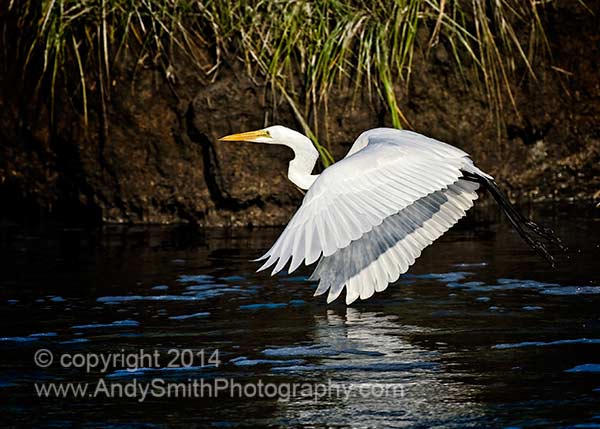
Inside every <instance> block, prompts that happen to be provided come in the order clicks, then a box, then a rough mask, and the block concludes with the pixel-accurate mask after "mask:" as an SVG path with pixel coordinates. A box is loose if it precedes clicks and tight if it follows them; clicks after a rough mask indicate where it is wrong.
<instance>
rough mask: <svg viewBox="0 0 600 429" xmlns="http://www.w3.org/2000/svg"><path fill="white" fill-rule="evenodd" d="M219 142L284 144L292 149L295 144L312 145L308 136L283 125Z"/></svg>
mask: <svg viewBox="0 0 600 429" xmlns="http://www.w3.org/2000/svg"><path fill="white" fill-rule="evenodd" d="M219 141H222V142H251V143H267V144H282V145H285V146H290V147H292V144H293V143H306V142H307V141H308V143H310V140H309V139H308V138H307V137H306V136H304V135H302V134H300V133H299V132H297V131H294V130H291V129H289V128H286V127H284V126H281V125H273V126H271V127H267V128H264V129H262V130H256V131H248V132H245V133H239V134H231V135H229V136H225V137H221V138H220V139H219Z"/></svg>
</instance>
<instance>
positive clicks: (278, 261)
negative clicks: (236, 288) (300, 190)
mask: <svg viewBox="0 0 600 429" xmlns="http://www.w3.org/2000/svg"><path fill="white" fill-rule="evenodd" d="M368 133H372V134H371V135H367V136H366V137H367V139H368V144H367V145H366V146H365V147H363V148H361V149H360V150H358V151H356V152H355V153H353V154H352V155H350V156H348V157H346V158H344V159H343V160H341V161H339V162H337V163H336V164H334V165H333V166H331V167H329V168H327V169H326V170H325V171H324V172H323V173H322V174H321V175H320V176H319V178H318V179H317V180H316V181H315V183H314V184H313V185H312V186H311V188H310V189H309V190H308V192H307V194H306V195H305V197H304V200H303V202H302V206H301V207H300V208H299V209H298V211H297V212H296V214H295V215H294V216H293V217H292V219H291V220H290V222H289V223H288V225H287V227H286V228H285V230H284V231H283V232H282V234H281V236H280V237H279V238H278V239H277V241H276V242H275V244H274V245H273V247H272V248H271V249H270V250H269V251H268V252H267V253H266V254H265V255H264V256H263V257H262V258H260V259H267V261H266V262H265V264H264V265H263V266H262V267H261V268H260V269H261V270H262V269H266V268H268V267H271V266H273V265H275V267H274V269H273V274H275V273H277V272H279V271H280V270H282V269H283V268H284V267H285V265H286V264H287V263H288V261H289V260H290V259H291V264H290V267H289V270H288V271H289V272H292V271H294V270H295V269H296V268H298V266H299V265H300V264H301V263H302V262H303V261H305V263H306V265H309V264H312V263H313V262H315V261H317V259H319V257H321V255H322V256H323V258H322V262H321V263H320V265H319V267H318V268H317V270H316V271H315V274H314V275H315V276H316V277H318V278H320V279H321V284H320V286H319V288H318V292H319V293H323V292H324V291H325V290H327V289H328V288H330V289H331V290H330V295H329V298H330V300H332V299H335V298H336V297H337V296H338V295H339V293H340V292H341V290H342V289H343V286H344V285H346V286H348V294H347V299H346V301H347V302H352V301H353V300H354V299H356V298H357V297H359V296H360V297H361V298H365V297H367V296H370V295H371V294H372V293H373V292H371V290H375V291H380V290H383V289H385V286H387V283H385V286H384V285H383V283H384V280H389V281H394V280H396V279H397V276H396V269H395V268H393V267H392V266H391V265H394V263H395V264H396V265H395V266H396V268H397V269H398V272H399V273H402V272H404V271H406V269H408V266H409V265H411V264H412V263H413V262H414V260H415V258H416V257H418V255H419V254H420V252H421V250H422V249H423V248H424V247H425V246H427V245H428V244H430V243H431V242H432V241H433V240H435V239H436V238H438V237H439V236H440V235H442V234H443V233H444V232H445V231H446V230H447V229H448V228H449V227H450V226H451V225H452V224H454V223H455V222H456V221H457V220H458V219H459V218H460V217H461V216H462V215H464V210H466V209H468V208H469V207H470V206H471V205H472V200H473V199H474V197H473V194H474V192H473V191H474V189H473V187H475V188H476V186H474V185H469V184H466V183H467V182H465V181H460V182H459V179H460V177H461V176H462V172H461V169H463V170H464V169H465V168H466V169H470V168H471V169H472V168H475V167H474V166H473V163H472V161H471V160H470V159H469V158H468V155H467V154H466V153H465V152H463V151H461V150H460V149H457V148H455V147H453V146H450V145H447V144H445V143H442V142H439V141H437V140H434V139H429V138H427V137H425V136H421V135H419V134H416V133H411V132H408V131H399V130H389V129H382V130H371V131H369V132H368ZM363 136H364V135H363ZM363 136H361V138H363ZM357 143H358V140H357ZM465 194H467V195H465ZM426 197H427V198H426ZM469 198H470V199H469ZM444 199H446V201H445V202H446V203H447V204H444V203H443V200H444ZM459 201H460V203H459ZM467 201H468V202H467ZM432 204H433V206H432ZM436 204H437V206H439V207H438V208H437V209H436ZM467 206H468V207H467ZM450 213H451V214H450ZM461 213H462V214H461ZM459 215H460V216H459ZM457 216H458V217H457ZM435 219H444V222H442V223H440V222H438V221H436V220H435ZM430 220H431V221H430ZM419 223H420V225H419ZM397 228H398V229H397ZM408 243H410V245H409V244H408ZM396 245H398V246H399V247H398V251H397V252H396V253H402V254H403V257H399V258H398V259H394V258H391V259H390V258H388V256H386V252H385V249H386V248H387V247H391V248H393V249H396ZM341 249H343V251H342V250H341ZM404 252H405V253H404ZM361 258H362V259H361ZM382 258H383V259H385V260H386V261H388V260H390V261H391V262H390V263H389V264H388V262H386V263H385V264H383V263H382V262H381V261H380V260H381V259H382ZM373 264H375V265H373ZM390 264H391V265H390ZM375 266H377V268H375ZM327 267H329V268H327ZM361 267H362V268H361ZM369 267H371V268H369ZM326 268H327V269H332V270H336V271H337V273H331V274H332V275H334V277H330V276H328V275H326V274H325V271H326ZM380 269H381V270H387V271H386V274H385V275H383V274H381V273H380V272H379V270H380ZM340 270H342V271H343V272H342V273H340V272H339V271H340ZM375 270H377V271H375ZM375 272H377V273H378V274H374V273H375ZM352 274H354V275H352ZM398 275H399V274H398ZM359 279H360V281H359ZM341 280H344V283H342V284H338V283H339V282H340V281H341ZM365 282H368V283H369V286H362V285H363V284H366V283H365ZM363 287H364V288H365V290H364V292H363V291H362V288H363Z"/></svg>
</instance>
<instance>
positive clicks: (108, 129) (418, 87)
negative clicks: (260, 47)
mask: <svg viewBox="0 0 600 429" xmlns="http://www.w3.org/2000/svg"><path fill="white" fill-rule="evenodd" d="M598 3H599V2H593V3H592V2H588V6H589V7H590V8H591V9H592V12H594V13H595V16H594V15H592V14H591V13H590V12H589V11H586V10H585V9H584V8H582V7H580V6H575V5H571V4H569V5H568V6H565V5H562V4H561V3H560V2H554V3H552V4H551V5H550V6H549V7H548V8H547V9H546V10H545V15H544V17H545V23H544V25H545V27H546V32H547V37H548V41H549V44H550V47H551V52H552V58H548V59H546V61H547V62H548V64H549V67H546V68H540V70H541V72H539V73H537V80H534V79H532V78H531V77H529V76H528V75H527V74H526V73H522V74H518V73H517V75H516V76H517V77H516V78H515V80H514V81H513V82H510V85H511V88H512V89H513V93H514V97H515V105H516V107H517V109H516V110H514V109H512V108H511V107H510V106H505V107H504V111H503V112H504V113H503V116H502V118H503V122H504V126H503V127H501V129H500V133H499V132H498V123H497V117H496V115H494V113H493V111H492V109H491V107H490V105H489V102H488V100H487V96H486V95H485V93H484V92H483V91H481V90H478V89H477V85H476V84H475V76H470V75H469V74H468V73H467V74H466V75H465V74H460V73H458V71H457V69H456V65H455V64H454V63H453V62H452V60H451V56H452V53H451V51H450V48H449V46H448V45H446V44H444V43H443V42H441V43H439V44H437V45H436V46H435V47H434V48H432V49H429V45H428V44H427V41H428V40H429V39H430V36H431V34H430V33H428V32H427V31H425V30H423V31H421V32H420V33H418V34H417V35H416V39H417V40H416V45H415V51H414V57H413V60H412V65H411V67H412V72H411V79H410V81H409V84H408V86H406V85H403V84H400V83H398V84H397V85H396V88H395V92H396V94H397V97H398V99H399V100H400V102H401V104H402V112H403V114H404V116H405V117H406V120H407V122H408V124H409V125H410V128H412V129H414V130H415V131H418V132H421V133H423V134H426V135H429V136H431V137H434V138H437V139H439V140H443V141H446V142H448V143H450V144H454V145H456V146H458V147H461V148H463V149H464V150H466V151H467V152H469V153H470V154H471V155H472V157H473V159H474V160H475V162H476V163H477V164H478V165H479V166H480V167H481V168H482V169H484V170H486V171H488V172H490V173H491V174H493V175H494V176H495V177H496V179H497V180H498V182H499V183H501V184H502V185H503V187H504V188H505V190H506V191H507V192H508V193H509V194H510V196H511V197H512V198H513V199H515V200H518V201H522V202H523V201H557V202H559V201H573V200H577V201H584V202H588V203H589V204H594V203H595V202H598V200H600V195H599V194H598V192H599V191H600V127H599V125H598V124H599V123H600V86H599V85H598V78H597V71H598V58H600V52H599V51H600V49H599V40H600V36H599V34H598V31H597V16H598V14H599V13H600V7H599V5H598ZM0 19H3V20H4V21H3V24H5V25H7V23H8V28H11V26H12V28H13V30H15V33H13V34H18V33H17V30H18V28H17V27H18V25H19V23H17V22H15V23H11V22H9V20H10V19H11V16H10V14H8V15H5V16H2V15H0ZM2 44H3V46H2V48H3V51H4V53H5V55H7V56H10V55H11V52H13V51H12V50H13V49H14V52H13V53H15V52H17V51H19V49H20V50H21V51H22V50H23V47H22V46H18V43H14V41H10V40H7V39H6V36H5V38H4V39H3V42H2ZM19 52H20V51H19ZM209 54H210V52H207V55H209ZM112 70H113V74H112V76H111V86H110V99H109V101H110V102H109V103H107V104H106V105H94V104H91V105H90V110H89V112H87V121H88V126H87V127H86V125H85V118H84V115H83V113H82V111H81V106H79V105H77V104H75V103H74V102H73V99H72V98H71V97H70V95H72V94H71V93H70V92H69V91H71V90H72V87H71V86H69V84H68V83H69V82H68V81H61V80H60V79H59V80H58V82H59V86H58V90H57V91H56V92H55V101H54V106H55V107H56V109H55V111H54V113H52V111H51V108H50V106H51V104H50V101H49V98H48V94H47V93H44V92H43V91H37V90H36V88H35V84H33V83H32V82H36V80H35V79H33V77H30V78H27V76H26V78H25V79H22V77H23V76H22V75H21V73H20V71H19V70H18V69H16V68H14V67H11V66H10V63H5V66H3V67H2V70H1V71H0V138H1V144H0V206H1V207H3V208H4V209H5V210H6V211H14V212H23V213H29V214H32V213H33V214H36V213H41V214H44V213H52V214H54V215H57V216H58V217H69V216H71V217H85V218H89V219H92V220H94V221H104V222H111V223H112V222H115V223H162V224H166V223H178V222H190V223H198V224H200V225H207V226H217V225H280V224H283V223H285V222H287V220H288V219H289V216H290V214H291V213H292V212H293V211H294V210H295V208H296V207H297V205H298V204H299V202H300V201H301V198H302V193H301V192H300V191H299V190H297V189H296V188H295V187H294V186H293V185H292V184H291V183H289V182H288V181H287V179H286V177H285V174H286V171H287V161H288V160H289V159H290V158H291V153H289V152H288V150H287V149H286V148H278V147H265V146H258V145H250V144H236V143H218V142H217V138H218V137H220V136H222V135H225V134H229V133H232V132H238V131H244V130H251V129H257V128H262V127H263V126H264V124H265V122H267V123H269V124H274V123H279V124H283V125H286V126H289V127H292V128H296V129H301V128H302V127H301V124H300V123H299V122H298V117H297V115H296V114H295V113H294V111H293V109H292V108H291V106H290V104H289V103H288V101H287V100H286V98H285V97H283V96H282V95H281V94H280V93H277V92H275V93H273V91H272V87H270V86H269V85H267V84H268V82H266V81H264V80H261V79H260V78H257V77H256V76H252V77H251V76H249V75H248V74H247V73H246V70H245V65H244V64H243V63H241V62H240V61H239V60H238V59H236V58H235V56H232V57H230V58H227V59H226V60H225V62H224V64H222V65H221V66H220V69H219V74H218V75H217V76H216V77H215V78H214V80H212V81H207V80H206V79H204V78H203V77H200V76H198V74H197V72H196V70H195V68H194V67H192V65H191V64H189V61H188V60H187V59H186V58H183V57H180V58H178V59H177V61H176V62H174V66H173V70H174V75H173V76H175V78H170V77H169V76H165V75H164V73H162V72H161V70H159V69H158V68H157V67H154V66H153V65H152V64H150V63H142V64H140V63H139V62H135V61H134V58H129V61H127V60H124V61H122V62H121V63H119V64H115V65H114V67H113V69H112ZM32 73H33V72H32ZM61 82H62V85H63V86H62V87H61V86H60V85H61ZM87 90H88V92H87V96H88V98H89V99H90V100H92V99H94V95H97V93H98V92H99V91H101V90H102V88H100V87H98V86H97V85H94V82H90V83H89V85H88V89H87ZM319 115H320V120H318V121H317V122H319V123H321V126H320V128H319V130H318V131H319V132H318V136H319V140H320V142H321V143H322V144H323V145H324V146H326V147H327V148H328V149H329V150H330V152H331V153H332V155H333V157H334V158H335V159H340V158H341V157H343V155H344V154H345V152H346V151H347V150H348V148H349V147H350V145H351V144H352V142H353V141H354V139H355V138H356V137H357V136H358V135H359V134H360V132H362V131H363V130H365V129H369V128H373V127H377V126H390V125H391V124H392V122H393V121H392V119H393V118H392V117H391V115H390V113H389V109H388V106H385V105H383V104H382V103H381V101H377V99H372V98H369V96H368V93H367V92H366V91H365V93H362V94H358V96H356V94H354V93H353V91H351V90H350V89H348V88H345V87H343V86H340V87H339V88H336V89H334V90H332V92H331V94H330V96H329V98H328V103H327V109H326V111H325V110H324V109H322V110H321V111H320V112H319ZM51 116H54V117H53V118H51Z"/></svg>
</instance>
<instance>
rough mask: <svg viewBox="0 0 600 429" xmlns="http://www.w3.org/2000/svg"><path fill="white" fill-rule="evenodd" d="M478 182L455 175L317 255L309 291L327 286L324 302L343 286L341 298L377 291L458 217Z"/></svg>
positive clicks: (472, 197) (348, 299) (470, 201)
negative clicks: (313, 283)
mask: <svg viewBox="0 0 600 429" xmlns="http://www.w3.org/2000/svg"><path fill="white" fill-rule="evenodd" d="M478 187H479V185H478V184H477V183H473V182H470V181H466V180H462V179H459V180H457V181H456V182H455V183H453V184H452V185H450V186H449V187H448V188H446V189H442V190H439V191H435V192H433V193H431V194H429V195H427V196H425V197H423V198H420V199H418V200H417V201H415V202H414V203H413V204H411V205H410V206H408V207H406V208H405V209H402V210H401V211H400V212H398V213H396V214H393V215H391V216H388V217H387V218H385V219H384V220H383V222H382V223H381V224H380V225H377V226H375V227H373V229H372V230H371V231H369V232H368V233H366V234H365V235H363V236H362V237H361V238H360V239H358V240H356V241H353V242H351V243H350V244H349V245H348V246H346V247H344V248H343V249H340V250H339V251H337V252H335V253H334V254H333V255H331V256H326V257H322V258H321V260H320V261H319V264H318V265H317V268H316V269H315V272H314V273H313V274H312V276H311V280H319V286H318V288H317V290H316V292H315V295H321V294H324V293H325V292H327V291H328V290H329V295H328V296H327V302H328V303H329V302H331V301H333V300H335V299H336V298H337V297H338V296H339V295H340V293H341V292H342V290H343V289H344V286H346V303H348V304H350V303H352V302H353V301H355V300H356V299H357V298H359V297H360V298H361V299H367V298H369V297H371V296H372V295H373V293H375V292H381V291H383V290H385V289H386V288H387V285H388V284H389V283H393V282H395V281H396V280H398V277H400V274H403V273H405V272H406V271H408V268H409V267H410V266H411V265H412V264H413V263H414V262H415V259H417V258H418V257H419V256H420V255H421V251H422V250H423V249H424V248H425V247H427V246H429V245H430V244H431V243H433V241H435V240H436V239H438V238H439V237H441V236H442V235H443V234H444V233H445V232H446V231H447V230H448V229H449V228H450V227H451V226H452V225H454V224H455V223H456V222H457V221H458V220H459V219H460V218H462V217H463V216H464V215H465V213H466V211H467V210H468V209H470V208H471V207H472V206H473V201H474V200H476V199H477V193H476V192H475V191H476V190H477V188H478Z"/></svg>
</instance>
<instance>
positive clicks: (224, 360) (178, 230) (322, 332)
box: [0, 211, 600, 428]
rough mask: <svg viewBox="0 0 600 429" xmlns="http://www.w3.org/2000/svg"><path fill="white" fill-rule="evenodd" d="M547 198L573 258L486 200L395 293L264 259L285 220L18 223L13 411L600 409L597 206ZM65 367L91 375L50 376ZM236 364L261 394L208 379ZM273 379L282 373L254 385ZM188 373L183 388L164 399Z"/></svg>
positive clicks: (10, 264) (429, 420)
mask: <svg viewBox="0 0 600 429" xmlns="http://www.w3.org/2000/svg"><path fill="white" fill-rule="evenodd" d="M540 216H545V217H546V218H547V222H546V223H547V224H548V225H549V226H553V227H555V229H556V230H557V232H558V233H559V235H561V236H562V237H564V239H565V241H566V242H567V243H568V244H569V246H570V247H571V248H572V250H571V252H570V256H571V259H570V260H565V259H563V260H562V263H561V264H560V267H559V269H558V270H556V271H553V270H551V269H550V268H549V267H548V265H547V264H546V263H545V262H544V261H543V260H541V259H540V258H539V257H537V256H536V255H535V254H533V253H532V252H531V251H530V250H529V249H528V248H527V247H526V246H525V245H524V244H523V243H522V242H521V241H520V239H519V237H518V236H517V235H516V234H514V233H513V232H512V231H511V230H510V229H509V228H508V226H507V225H506V224H505V223H492V224H490V223H477V222H475V223H473V222H474V219H475V218H476V217H474V218H471V219H470V221H471V222H470V223H462V224H459V226H458V228H456V229H453V230H452V231H451V232H450V233H448V234H447V235H446V236H444V237H443V238H442V239H441V240H439V241H438V242H437V243H436V244H435V245H434V246H432V247H430V248H428V249H426V251H425V252H424V254H423V256H422V257H421V258H420V259H419V260H418V261H417V263H416V264H415V266H413V268H412V269H411V270H410V274H407V275H404V276H403V277H402V278H401V280H400V281H399V282H397V283H396V284H393V285H391V286H390V287H389V288H388V290H387V291H385V292H384V293H381V294H376V295H375V296H374V297H373V298H371V299H370V300H368V301H366V302H362V301H359V302H356V303H355V304H353V305H352V306H351V307H349V308H347V307H346V306H345V305H344V304H343V302H342V300H340V302H336V303H334V304H332V305H326V304H325V302H324V299H323V297H313V296H312V293H313V291H314V288H315V285H314V284H313V283H310V282H308V281H307V280H306V276H307V275H309V274H310V270H309V269H308V268H306V267H303V268H302V269H301V270H299V271H298V272H296V273H294V274H293V275H292V276H291V277H287V276H275V277H269V276H268V275H267V274H264V273H255V269H256V268H257V264H256V263H254V262H249V260H250V259H253V258H256V257H258V256H260V255H261V254H262V253H263V252H264V251H265V250H266V249H267V248H268V247H269V246H270V245H271V243H272V242H273V240H274V239H275V238H276V237H277V235H278V233H279V229H254V230H244V229H241V230H201V231H195V230H193V229H191V228H187V227H172V228H164V227H145V228H142V227H105V228H103V229H102V230H87V229H77V228H71V229H69V228H61V227H57V226H52V225H45V226H36V227H27V228H25V227H23V226H17V225H15V224H10V223H6V222H5V223H4V224H3V225H2V227H1V228H0V238H1V245H0V246H1V247H0V252H1V259H2V269H1V271H0V314H1V316H0V317H1V318H2V326H1V330H0V353H2V359H1V362H2V365H1V367H0V400H1V404H2V405H1V413H0V415H1V416H2V422H3V423H4V424H15V425H26V426H29V425H33V426H73V425H74V426H80V425H84V426H89V427H119V426H123V427H131V426H143V427H154V426H162V425H164V424H168V423H177V424H180V425H182V426H189V425H193V424H196V425H198V426H210V425H213V426H219V427H223V426H224V427H229V426H237V425H250V426H256V425H273V426H283V425H308V426H333V427H340V426H354V427H375V426H376V427H432V426H438V427H507V426H513V427H577V428H588V427H600V311H599V310H600V268H599V266H600V258H599V256H600V248H599V243H600V217H599V216H598V212H596V214H594V213H588V212H584V211H579V212H577V211H575V212H573V211H570V212H569V214H563V215H551V214H548V213H546V214H543V215H540ZM40 349H47V350H49V351H50V352H51V353H52V354H53V358H54V361H53V363H52V364H51V365H50V366H49V367H47V368H43V367H40V366H36V364H35V363H34V355H35V353H36V352H38V350H40ZM171 349H175V350H177V351H173V350H171ZM215 350H218V360H219V363H218V365H215V363H216V360H217V359H216V358H217V354H216V353H215ZM38 353H40V352H38ZM111 353H112V354H113V356H116V355H121V356H124V357H123V360H122V361H113V362H112V363H111V364H110V365H109V367H108V368H107V369H106V371H102V368H98V367H95V368H91V369H90V370H89V371H86V369H85V368H73V367H72V365H71V366H70V367H67V366H68V365H67V364H68V363H73V362H76V363H77V365H79V364H80V363H81V362H82V361H77V359H80V358H82V359H83V358H85V359H88V361H90V360H91V359H93V358H92V357H91V356H100V355H102V356H111ZM142 353H146V355H149V354H151V353H153V354H154V353H156V354H157V355H158V356H159V358H158V360H159V362H158V365H157V363H156V362H154V361H152V362H151V361H150V360H149V359H148V357H146V358H143V359H145V360H142V362H140V364H139V366H141V368H138V369H137V370H127V369H126V368H125V367H127V366H128V365H129V366H130V367H134V366H135V362H134V361H133V360H132V359H133V358H131V357H128V358H127V359H129V361H128V363H125V362H124V360H125V356H131V355H133V356H134V357H135V356H142ZM203 353H204V354H203ZM38 356H39V355H38ZM65 356H66V358H65ZM77 356H78V357H77ZM211 358H212V359H211ZM61 359H71V360H70V361H69V362H67V363H65V364H62V365H61V362H60V360H61ZM140 359H142V358H140ZM171 361H172V362H171ZM92 363H93V362H92ZM169 363H172V364H173V366H174V367H173V368H168V367H167V366H168V364H169ZM157 380H158V381H157ZM194 381H195V382H196V383H200V382H203V383H205V384H204V392H203V393H202V392H201V393H202V395H201V396H202V397H190V396H193V392H190V391H187V393H191V394H186V392H185V391H184V390H185V389H186V387H185V386H189V385H191V384H192V383H193V382H194ZM67 382H69V383H75V384H74V385H77V386H87V389H88V390H86V391H85V393H84V394H81V395H79V396H83V397H74V396H75V394H74V393H73V392H72V391H69V393H68V394H67V397H64V398H60V397H57V396H64V395H60V394H58V393H56V392H54V393H53V394H50V396H51V397H48V398H39V397H38V395H37V393H36V387H37V388H38V389H39V388H40V386H42V387H44V386H46V387H47V386H50V385H52V386H60V385H62V386H66V385H67V384H66V383H67ZM225 382H227V383H229V386H231V385H233V384H234V383H238V386H242V387H240V389H242V388H244V389H247V390H246V391H245V392H241V394H246V396H248V397H243V398H240V397H237V396H236V394H234V393H235V392H234V393H232V392H231V391H230V390H225V388H223V384H221V385H220V388H223V389H224V390H222V391H220V392H219V394H218V397H216V398H214V397H213V398H210V397H208V396H209V394H208V391H207V390H206V389H208V388H209V387H212V386H213V385H214V384H215V383H225ZM61 383H62V384H61ZM149 383H157V384H154V385H153V386H154V389H155V391H154V394H152V393H150V394H148V396H147V397H145V398H144V399H143V400H142V398H141V394H140V393H139V392H138V391H137V390H135V389H140V388H141V386H144V385H149ZM211 383H213V385H211ZM259 383H262V385H263V386H265V385H267V384H270V385H271V386H272V389H278V390H276V391H274V390H272V389H271V390H269V391H266V390H264V391H263V393H264V395H263V396H266V397H262V398H261V397H249V396H253V391H252V386H255V391H256V390H257V389H259V388H258V387H256V386H258V384H259ZM99 385H101V386H105V389H100V391H99V392H97V393H94V392H95V391H94V389H96V388H98V386H99ZM176 385H179V386H184V387H182V388H181V389H184V390H177V389H176V388H175V387H173V388H172V389H173V390H172V391H171V393H170V396H171V397H167V393H168V392H166V390H167V386H176ZM119 386H120V387H119ZM126 386H129V387H126ZM206 386H208V387H206ZM248 386H250V387H248ZM294 386H295V388H296V391H295V392H294V391H293V390H292V389H293V388H294ZM301 386H303V387H301ZM160 387H162V388H163V390H160ZM113 388H114V389H116V390H114V391H113V392H112V393H111V391H110V390H107V389H113ZM119 388H122V389H123V392H121V393H120V392H119V391H118V389H119ZM127 389H129V390H127ZM240 389H238V391H237V395H238V396H239V394H240ZM286 389H287V390H286ZM318 389H321V390H318ZM323 389H327V391H325V390H323ZM336 389H337V390H336ZM344 389H346V390H344ZM386 389H387V390H386ZM190 390H191V388H190ZM132 392H133V393H132ZM182 392H183V393H182ZM336 392H338V394H336ZM340 392H341V393H340ZM348 392H349V394H347V395H346V394H345V393H348ZM213 393H214V392H213ZM126 395H129V396H134V397H125V396H126ZM94 396H95V397H94ZM119 396H121V397H119ZM176 396H178V397H176ZM196 396H197V395H196ZM274 396H275V397H274Z"/></svg>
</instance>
